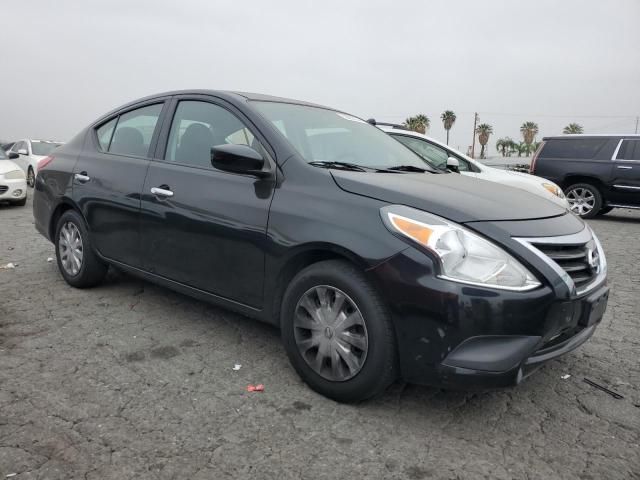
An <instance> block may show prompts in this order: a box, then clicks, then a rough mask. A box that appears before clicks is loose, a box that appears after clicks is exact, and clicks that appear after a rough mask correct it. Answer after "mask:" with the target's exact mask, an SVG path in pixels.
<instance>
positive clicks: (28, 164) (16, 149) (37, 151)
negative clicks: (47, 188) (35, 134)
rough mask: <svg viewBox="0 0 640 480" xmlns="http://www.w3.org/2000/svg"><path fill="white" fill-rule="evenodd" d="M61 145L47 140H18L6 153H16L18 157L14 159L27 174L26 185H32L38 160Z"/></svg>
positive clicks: (34, 181)
mask: <svg viewBox="0 0 640 480" xmlns="http://www.w3.org/2000/svg"><path fill="white" fill-rule="evenodd" d="M60 145H62V143H61V142H51V141H48V140H28V139H25V140H18V141H17V142H16V143H14V144H13V146H12V147H11V150H9V151H8V152H7V153H8V154H10V153H16V154H18V158H16V159H15V160H14V162H16V163H17V164H18V166H19V167H20V168H21V169H22V170H23V171H24V173H25V175H26V176H27V185H29V186H30V187H33V186H34V185H35V183H36V173H37V172H38V162H39V161H40V160H42V159H43V158H44V157H46V156H47V155H50V154H51V152H53V150H55V149H56V148H57V147H59V146H60Z"/></svg>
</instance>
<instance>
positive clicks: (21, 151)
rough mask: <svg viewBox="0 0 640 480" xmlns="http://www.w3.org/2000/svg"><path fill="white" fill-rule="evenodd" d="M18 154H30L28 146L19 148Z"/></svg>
mask: <svg viewBox="0 0 640 480" xmlns="http://www.w3.org/2000/svg"><path fill="white" fill-rule="evenodd" d="M18 155H29V152H27V149H26V148H21V149H20V150H18Z"/></svg>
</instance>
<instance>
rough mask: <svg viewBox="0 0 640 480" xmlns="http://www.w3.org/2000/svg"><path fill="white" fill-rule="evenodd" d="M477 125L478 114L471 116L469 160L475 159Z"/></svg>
mask: <svg viewBox="0 0 640 480" xmlns="http://www.w3.org/2000/svg"><path fill="white" fill-rule="evenodd" d="M477 124H478V112H476V113H474V114H473V143H472V144H471V158H476V157H475V153H476V125H477Z"/></svg>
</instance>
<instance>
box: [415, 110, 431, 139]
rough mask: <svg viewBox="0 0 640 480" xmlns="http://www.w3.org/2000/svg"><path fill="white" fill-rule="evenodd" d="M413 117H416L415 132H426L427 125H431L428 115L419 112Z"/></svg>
mask: <svg viewBox="0 0 640 480" xmlns="http://www.w3.org/2000/svg"><path fill="white" fill-rule="evenodd" d="M414 118H415V119H416V128H417V130H416V132H418V133H422V134H424V133H427V130H429V127H430V126H431V120H429V117H427V116H426V115H423V114H422V113H421V114H419V115H416V116H415V117H414Z"/></svg>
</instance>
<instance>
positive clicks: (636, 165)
mask: <svg viewBox="0 0 640 480" xmlns="http://www.w3.org/2000/svg"><path fill="white" fill-rule="evenodd" d="M611 178H612V182H611V198H610V201H611V203H617V204H621V205H640V138H638V139H623V140H621V141H620V145H619V146H618V149H617V152H615V153H614V158H613V166H612V173H611Z"/></svg>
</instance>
